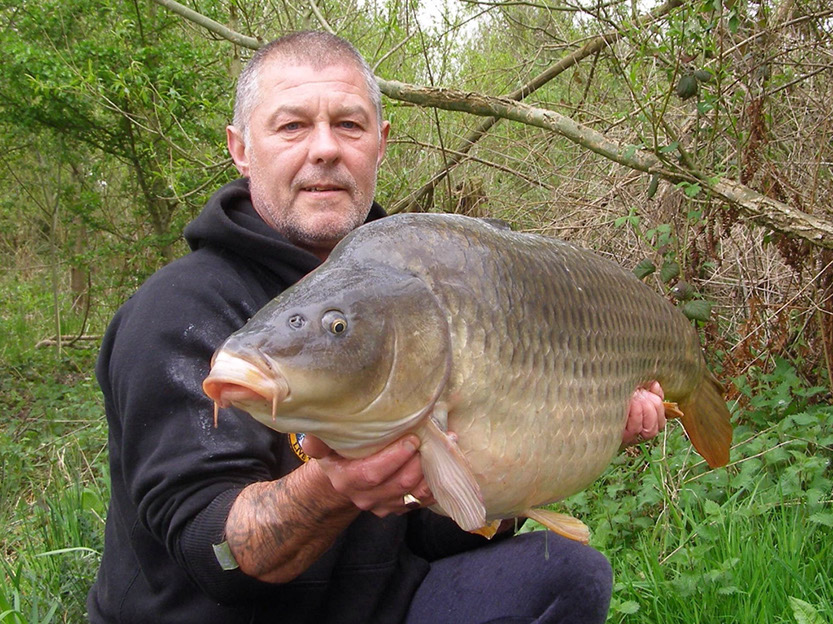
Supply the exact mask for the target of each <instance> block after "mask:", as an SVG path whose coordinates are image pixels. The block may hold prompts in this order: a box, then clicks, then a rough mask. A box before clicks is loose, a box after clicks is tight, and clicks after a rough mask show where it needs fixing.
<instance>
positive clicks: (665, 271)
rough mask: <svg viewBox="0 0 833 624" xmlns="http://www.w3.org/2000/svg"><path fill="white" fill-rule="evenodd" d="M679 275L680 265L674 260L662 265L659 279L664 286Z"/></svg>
mask: <svg viewBox="0 0 833 624" xmlns="http://www.w3.org/2000/svg"><path fill="white" fill-rule="evenodd" d="M679 274H680V265H679V264H678V263H677V262H676V261H674V260H666V261H665V262H663V264H662V268H661V269H660V271H659V277H660V279H661V280H662V282H663V283H664V284H667V283H668V282H670V281H671V280H672V279H674V278H675V277H677V276H678V275H679Z"/></svg>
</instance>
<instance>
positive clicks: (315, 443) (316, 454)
mask: <svg viewBox="0 0 833 624" xmlns="http://www.w3.org/2000/svg"><path fill="white" fill-rule="evenodd" d="M301 446H302V447H303V449H304V453H306V454H307V455H309V456H310V457H312V458H314V459H321V458H322V457H326V456H327V455H329V454H330V453H332V452H333V449H331V448H330V447H329V446H327V445H326V444H324V443H323V442H322V441H321V440H320V439H319V438H317V437H315V436H313V435H305V436H304V439H303V440H302V441H301Z"/></svg>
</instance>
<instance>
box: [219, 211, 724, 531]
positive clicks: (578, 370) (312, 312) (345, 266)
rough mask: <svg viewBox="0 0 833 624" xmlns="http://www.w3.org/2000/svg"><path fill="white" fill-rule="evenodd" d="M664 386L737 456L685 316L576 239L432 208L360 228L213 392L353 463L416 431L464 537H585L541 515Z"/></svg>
mask: <svg viewBox="0 0 833 624" xmlns="http://www.w3.org/2000/svg"><path fill="white" fill-rule="evenodd" d="M654 379H656V380H658V381H659V382H660V383H661V385H662V387H663V389H664V391H665V395H666V399H668V400H671V401H676V402H677V403H678V404H679V408H680V410H681V411H682V412H683V416H682V417H681V418H682V422H683V425H684V427H685V429H686V431H687V433H688V434H689V437H690V438H691V440H692V442H693V444H694V446H695V448H696V449H697V450H698V451H699V453H700V454H701V455H703V457H705V459H706V460H707V461H708V463H709V465H710V466H720V465H724V464H725V463H726V462H727V461H728V458H729V445H730V443H731V437H732V430H731V426H730V424H729V412H728V410H727V409H726V404H725V403H724V401H723V398H722V396H721V386H720V384H719V383H718V382H717V381H716V379H715V378H714V377H713V376H712V374H711V373H710V372H709V371H708V370H707V368H706V363H705V361H704V359H703V355H702V352H701V349H700V345H699V341H698V337H697V333H696V331H695V330H694V328H693V327H692V325H691V323H690V322H689V321H688V320H687V319H686V318H685V317H684V316H683V315H682V314H681V313H680V312H679V311H678V310H677V309H676V308H674V307H673V306H672V305H671V304H669V303H668V302H667V301H665V300H664V299H663V298H662V297H661V296H659V295H658V294H657V293H655V292H654V291H652V290H651V289H650V288H649V287H648V286H646V285H645V284H643V283H642V282H640V281H639V280H638V279H636V277H635V276H634V275H633V274H631V273H630V272H628V271H626V270H624V269H623V268H621V267H619V266H617V265H616V264H614V263H612V262H610V261H608V260H605V259H603V258H601V257H600V256H598V255H596V254H594V253H592V252H590V251H587V250H584V249H580V248H578V247H575V246H574V245H571V244H569V243H566V242H563V241H559V240H555V239H551V238H546V237H543V236H537V235H531V234H520V233H515V232H512V231H511V230H509V229H507V228H500V227H496V226H494V225H491V224H489V223H486V222H484V221H480V220H477V219H471V218H468V217H462V216H456V215H427V214H423V215H399V216H392V217H388V218H385V219H381V220H379V221H374V222H372V223H369V224H367V225H364V226H362V227H360V228H359V229H357V230H356V231H354V232H353V233H351V234H350V235H349V236H347V237H346V238H345V239H344V240H343V241H342V242H341V243H340V244H339V245H338V246H337V247H336V248H335V249H334V250H333V252H332V254H331V255H330V257H329V259H328V260H327V261H326V262H325V263H324V264H323V265H321V267H319V268H318V269H317V270H316V271H314V272H312V273H311V274H309V275H308V276H307V277H305V278H304V279H303V280H301V281H300V282H299V283H298V284H296V285H295V286H293V287H292V288H290V289H288V290H287V291H285V292H284V293H282V294H281V295H280V296H278V297H277V298H276V299H275V300H273V301H272V302H270V303H269V304H268V305H266V306H265V307H264V308H263V309H262V310H261V311H260V312H258V313H257V314H256V315H255V316H254V317H253V318H252V319H251V320H250V321H249V322H248V324H247V325H246V326H245V327H243V328H242V329H240V330H239V331H238V332H236V333H235V334H233V335H232V336H231V337H230V338H229V339H228V340H227V341H226V342H225V343H224V344H223V345H222V347H221V348H220V349H218V351H217V352H216V354H215V355H214V359H213V363H212V369H211V373H210V375H209V376H208V377H207V378H206V380H205V382H204V384H203V387H204V389H205V391H206V393H207V394H208V395H209V396H210V397H211V398H212V399H213V400H214V401H215V402H216V404H217V405H219V406H221V407H225V406H228V405H230V404H233V405H235V406H237V407H240V408H242V409H244V410H246V411H248V412H250V413H251V414H252V415H253V416H254V417H255V418H257V419H258V420H259V421H261V422H262V423H264V424H265V425H267V426H269V427H272V428H273V429H277V430H278V431H283V432H305V433H310V434H314V435H316V436H318V437H319V438H321V439H322V440H323V441H324V442H325V443H327V444H328V445H329V446H330V447H331V448H332V449H334V450H335V451H336V452H338V453H339V454H341V455H343V456H345V457H351V458H353V457H363V456H366V455H369V454H371V453H373V452H374V451H377V450H379V449H381V448H382V447H384V446H385V445H387V444H389V443H391V442H393V441H394V440H396V439H397V438H399V437H400V436H402V435H404V434H405V433H411V432H412V433H415V434H416V435H418V436H419V438H420V439H421V445H420V448H419V452H420V453H421V459H422V467H423V472H424V474H425V478H426V482H427V483H428V485H429V487H430V488H431V491H432V493H433V494H434V497H435V499H436V500H437V503H438V504H437V505H436V506H435V507H434V510H435V511H437V512H439V513H444V514H446V515H449V516H451V517H452V518H453V519H454V520H455V521H456V522H457V523H458V524H459V525H460V526H461V527H462V528H464V529H467V530H475V529H478V528H480V527H484V526H486V525H487V524H489V523H490V522H493V521H494V520H497V519H500V518H510V517H516V516H528V517H532V518H535V519H536V520H539V521H541V522H543V523H544V524H546V525H547V526H549V527H550V528H552V529H553V530H556V531H558V532H562V533H566V534H568V535H570V536H572V537H576V538H580V539H583V538H584V537H585V535H583V534H581V532H578V533H576V532H575V531H574V530H573V528H571V527H570V523H569V522H566V523H565V522H562V520H563V519H564V518H565V517H564V516H560V514H555V513H553V512H546V511H544V510H540V509H537V508H538V507H540V506H541V505H545V504H547V503H551V502H553V501H557V500H559V499H562V498H564V497H566V496H569V495H571V494H573V493H575V492H578V491H580V490H581V489H583V488H585V487H586V486H587V485H588V484H590V483H591V482H592V481H593V480H595V479H596V478H597V477H598V476H599V475H600V474H601V473H602V472H603V471H604V469H605V467H606V466H607V465H608V464H609V462H610V460H611V458H612V457H613V456H614V454H615V453H616V451H617V449H618V448H619V446H620V443H621V441H622V434H623V431H624V428H625V421H626V418H627V408H628V403H629V398H630V396H631V394H632V393H633V391H634V390H635V389H636V388H637V387H638V386H639V385H641V384H644V383H646V382H649V381H651V380H654ZM449 432H451V434H453V435H450V434H449ZM577 526H578V527H579V528H582V527H583V525H581V524H580V523H577ZM574 528H575V527H574Z"/></svg>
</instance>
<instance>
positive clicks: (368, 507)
mask: <svg viewBox="0 0 833 624" xmlns="http://www.w3.org/2000/svg"><path fill="white" fill-rule="evenodd" d="M419 443H420V440H419V438H418V437H417V436H415V435H406V436H404V437H402V438H400V439H399V440H397V441H396V442H393V443H392V444H390V445H389V446H386V447H385V448H383V449H382V450H381V451H378V452H377V453H374V454H373V455H370V456H368V457H364V458H362V459H345V458H344V457H341V456H340V455H338V454H337V453H336V452H335V451H333V450H332V449H331V448H330V447H328V446H327V445H326V444H324V442H322V441H321V440H320V439H318V438H316V437H315V436H311V435H307V436H305V437H304V442H303V445H304V452H305V453H306V454H307V455H309V456H310V457H312V458H313V459H314V460H315V461H316V462H317V463H318V465H319V467H320V468H321V470H322V471H323V472H324V474H325V475H327V478H328V479H329V480H330V483H331V484H332V487H333V489H334V490H335V491H336V492H338V493H339V494H341V495H342V496H345V497H347V498H349V499H350V500H351V501H352V502H353V504H354V505H355V506H356V507H358V508H359V509H361V510H363V511H370V512H372V513H374V514H376V515H377V516H379V517H384V516H387V515H388V514H391V513H393V514H402V513H405V512H407V511H410V510H411V509H415V508H417V507H427V506H430V505H433V504H434V503H435V502H436V501H435V500H434V497H433V496H432V494H431V490H430V489H429V488H428V485H427V484H426V483H425V478H424V477H423V474H422V465H421V463H420V456H419V453H418V448H419ZM407 494H410V495H411V496H413V497H415V498H416V499H417V500H418V501H419V503H418V504H417V503H416V502H412V503H409V504H406V502H405V496H406V495H407Z"/></svg>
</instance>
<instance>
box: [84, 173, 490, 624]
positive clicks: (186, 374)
mask: <svg viewBox="0 0 833 624" xmlns="http://www.w3.org/2000/svg"><path fill="white" fill-rule="evenodd" d="M384 214H385V213H384V211H383V210H382V208H381V207H380V206H379V205H378V204H375V203H374V205H373V207H372V209H371V211H370V215H369V217H368V220H372V219H377V218H380V217H383V216H384ZM185 238H186V240H187V241H188V243H189V245H190V246H191V249H192V251H191V253H189V254H187V255H186V256H184V257H183V258H180V259H178V260H176V261H174V262H173V263H171V264H169V265H168V266H166V267H164V268H162V269H160V270H159V271H158V272H157V273H155V274H154V275H153V276H152V277H151V278H150V279H148V281H147V282H146V283H145V284H144V285H143V286H142V287H141V288H140V289H139V290H138V291H137V292H136V294H135V295H133V297H131V298H130V299H129V300H128V301H127V302H126V303H125V304H124V305H123V306H122V308H121V309H120V310H119V311H118V312H117V314H116V315H115V317H114V318H113V321H112V322H111V324H110V327H109V328H108V330H107V333H106V335H105V337H104V341H103V344H102V348H101V353H100V355H99V360H98V364H97V366H96V375H97V377H98V382H99V384H100V386H101V389H102V391H103V393H104V405H105V409H106V413H107V420H108V424H109V454H110V476H111V500H110V508H109V511H108V515H107V524H106V530H105V547H104V553H103V557H102V561H101V567H100V569H99V573H98V578H97V580H96V582H95V584H94V585H93V587H92V589H91V590H90V594H89V597H88V600H87V607H88V612H89V617H90V620H91V621H92V622H93V623H99V622H136V623H142V624H148V623H150V622H153V623H154V624H159V623H163V622H172V623H177V624H187V623H189V622H193V623H195V624H206V623H215V622H216V623H228V624H234V623H237V622H241V623H242V622H271V623H279V622H292V623H293V624H302V623H304V622H309V623H315V624H324V623H327V622H334V623H345V624H348V623H352V622H355V623H357V624H359V623H360V624H367V623H373V622H399V621H401V619H402V618H403V616H404V614H405V613H406V612H407V609H408V605H409V603H410V600H411V598H412V596H413V594H414V592H415V591H416V588H417V587H418V586H419V583H420V582H421V580H422V578H423V577H424V575H425V574H426V572H427V570H428V568H429V564H428V562H429V561H431V560H433V559H436V558H439V557H444V556H448V555H451V554H455V553H458V552H462V551H464V550H467V549H470V548H473V547H476V546H478V545H481V544H482V543H483V541H482V538H479V537H476V536H471V535H468V534H465V533H463V532H462V531H460V530H459V529H458V528H457V527H456V526H455V525H454V524H453V523H452V522H451V521H449V520H448V519H447V518H442V517H440V516H437V515H435V514H432V513H430V512H428V511H426V510H421V511H418V512H413V513H410V514H407V515H406V516H389V517H387V518H377V517H376V516H373V515H372V514H369V513H362V514H361V515H359V517H358V518H357V519H356V520H355V521H354V522H353V523H352V524H351V525H350V526H349V527H348V528H347V529H346V530H345V531H344V532H343V533H342V534H341V536H340V537H339V538H338V539H337V541H336V543H335V544H334V545H333V547H332V548H330V549H329V550H328V551H327V552H326V553H324V554H323V555H322V556H321V558H320V559H319V560H318V561H316V562H315V563H314V564H313V565H312V566H311V567H310V568H309V569H308V570H306V571H305V572H304V573H303V574H301V575H300V576H299V577H298V578H297V579H295V580H293V581H291V582H289V583H285V584H271V583H264V582H261V581H258V580H256V579H254V578H252V577H249V576H247V575H245V574H244V573H242V572H240V571H239V570H232V571H224V570H222V569H221V567H220V564H219V563H218V561H217V559H216V556H215V554H214V549H213V547H212V545H213V544H218V543H220V542H222V541H223V539H224V526H225V522H226V519H227V517H228V513H229V510H230V509H231V505H232V503H233V502H234V500H235V498H236V497H237V495H238V493H239V492H240V491H241V490H242V489H243V488H244V487H246V486H247V485H249V484H251V483H254V482H258V481H271V480H275V479H278V478H280V477H281V476H283V475H285V474H287V473H289V472H291V471H292V470H294V469H296V468H298V467H299V466H300V465H301V460H300V459H299V458H298V457H297V456H296V455H295V453H294V452H293V451H292V449H291V446H290V444H289V440H288V436H287V435H285V434H281V433H277V432H275V431H272V430H271V429H268V428H267V427H265V426H263V425H261V424H260V423H258V422H256V421H255V420H254V419H253V418H251V417H250V416H248V415H247V414H245V413H243V412H241V411H238V410H236V409H233V408H230V409H225V410H220V413H219V425H218V427H216V428H215V427H214V411H213V405H212V403H211V401H210V400H209V399H208V398H207V397H206V396H205V394H203V392H202V381H203V379H204V378H205V377H206V375H207V374H208V370H209V365H210V360H211V356H212V354H213V353H214V350H215V349H216V348H217V347H218V346H219V345H220V344H221V343H222V342H223V341H224V340H225V338H227V337H228V336H229V335H230V334H231V333H232V332H234V331H236V330H237V329H239V328H240V327H241V326H242V325H243V324H244V323H245V322H246V321H247V320H248V319H249V318H250V317H251V316H252V315H253V314H254V313H255V312H256V311H257V310H258V309H260V308H261V307H262V306H263V305H264V304H266V303H267V302H268V301H269V300H270V299H272V298H273V297H275V296H276V295H277V294H278V293H280V292H281V291H282V290H284V289H285V288H287V287H289V286H290V285H292V284H293V283H295V282H296V281H298V280H299V279H300V278H301V277H303V276H304V275H305V274H307V273H308V272H309V271H311V270H313V269H314V268H315V267H316V266H318V264H319V260H318V259H317V258H316V257H315V256H314V255H312V254H311V253H309V252H307V251H305V250H303V249H300V248H298V247H296V246H294V245H292V244H291V243H289V242H288V241H287V240H286V239H285V238H283V237H282V236H281V235H279V234H278V233H277V232H275V231H274V230H272V229H271V228H270V227H268V226H267V225H266V224H265V223H264V221H263V220H262V219H261V218H260V217H259V216H258V215H257V213H256V212H255V210H254V208H253V207H252V204H251V199H250V197H249V191H248V184H247V181H246V180H237V181H235V182H232V183H230V184H227V185H225V186H224V187H222V188H221V189H220V190H219V191H217V193H215V194H214V195H213V196H212V197H211V199H210V200H209V202H208V203H207V204H206V206H205V208H204V209H203V211H202V213H201V214H200V215H199V216H198V217H197V218H196V219H195V220H194V221H193V222H192V223H191V224H190V225H189V226H188V227H187V228H186V230H185Z"/></svg>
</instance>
